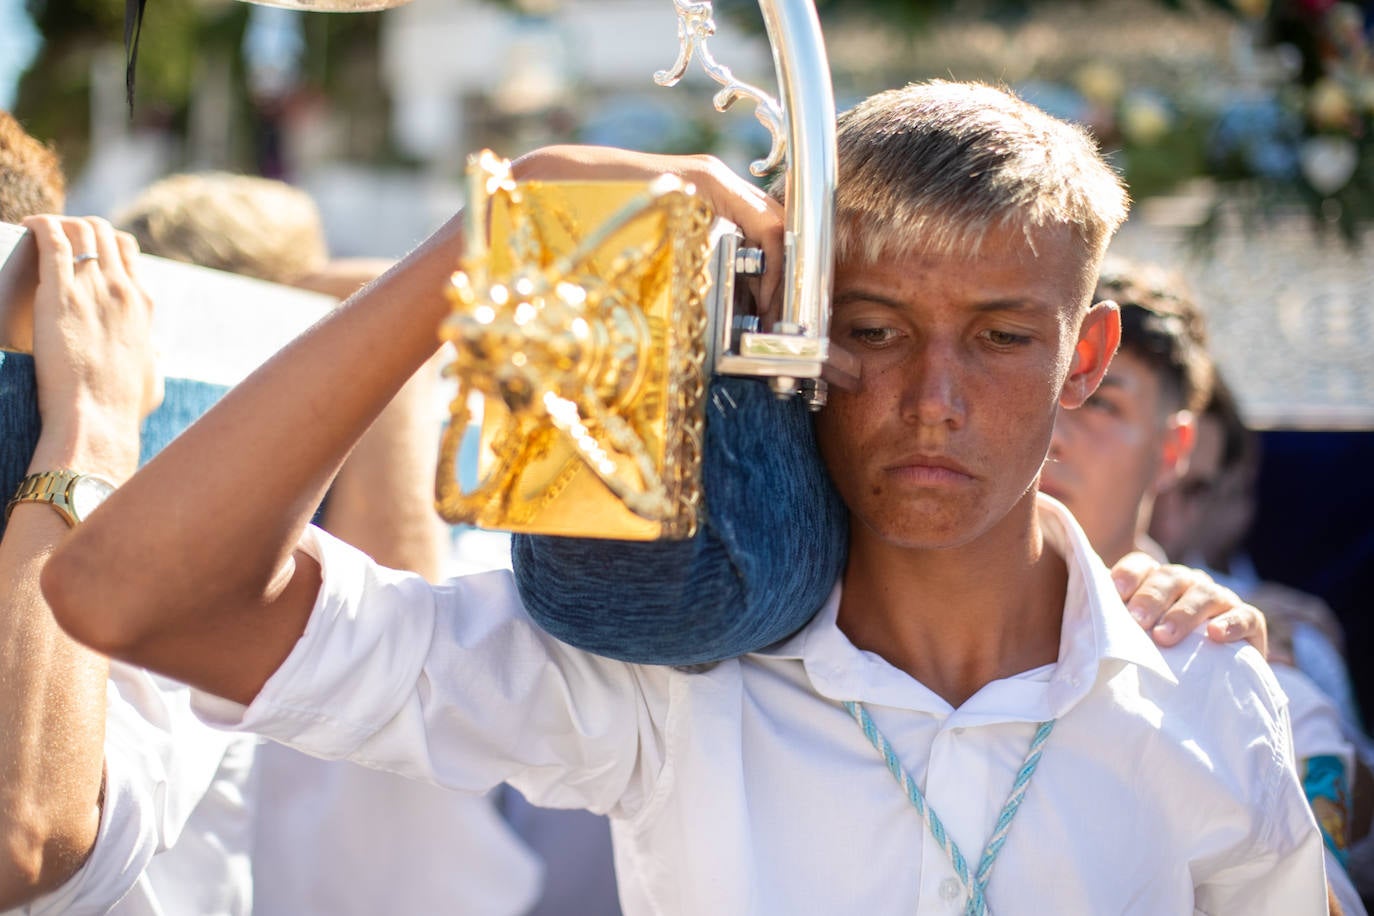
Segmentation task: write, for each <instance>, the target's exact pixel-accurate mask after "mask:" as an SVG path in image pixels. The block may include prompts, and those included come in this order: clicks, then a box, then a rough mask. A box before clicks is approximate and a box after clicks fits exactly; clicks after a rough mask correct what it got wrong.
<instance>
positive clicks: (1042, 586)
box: [838, 494, 1068, 707]
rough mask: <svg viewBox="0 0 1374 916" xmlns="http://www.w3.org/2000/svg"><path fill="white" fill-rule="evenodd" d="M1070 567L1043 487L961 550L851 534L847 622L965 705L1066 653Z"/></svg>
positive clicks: (850, 631) (848, 629)
mask: <svg viewBox="0 0 1374 916" xmlns="http://www.w3.org/2000/svg"><path fill="white" fill-rule="evenodd" d="M1067 587H1068V568H1067V567H1066V566H1065V564H1064V561H1063V559H1061V558H1060V557H1059V555H1058V554H1056V553H1055V552H1054V551H1053V550H1050V549H1047V548H1046V547H1045V544H1044V538H1043V535H1042V533H1041V530H1040V525H1039V520H1038V518H1037V514H1036V509H1035V498H1034V494H1029V495H1028V496H1027V498H1025V499H1023V500H1022V501H1021V502H1019V503H1017V505H1016V507H1015V508H1014V509H1013V510H1012V511H1011V512H1010V513H1008V515H1007V517H1006V518H1004V519H1003V520H1002V521H1001V522H1000V523H998V525H997V526H996V527H994V528H993V529H991V530H989V531H987V532H985V533H984V534H983V535H982V536H980V537H979V538H977V539H976V540H974V541H973V542H970V543H968V544H965V545H962V546H960V547H952V548H941V549H912V548H904V547H898V546H894V545H892V544H890V543H886V542H884V541H882V540H881V539H879V538H877V537H876V536H874V535H873V533H872V532H870V531H866V530H860V525H859V524H858V523H856V524H855V528H854V530H852V531H851V534H850V548H849V564H848V566H847V568H846V569H845V574H844V588H843V593H842V597H841V600H840V610H839V621H838V622H839V626H840V629H841V630H842V631H843V632H844V633H845V635H846V636H848V637H849V640H850V641H851V642H852V643H854V645H855V646H857V647H858V648H860V649H864V650H867V651H869V652H874V653H876V654H878V655H880V656H882V657H883V658H884V659H886V660H887V661H888V662H889V663H890V664H892V665H894V666H895V667H897V668H900V669H902V670H903V671H905V672H907V673H908V674H910V675H911V676H912V677H914V678H916V679H917V680H918V681H920V682H921V683H922V684H924V685H925V686H926V687H928V688H930V689H931V690H932V691H934V692H935V693H936V694H938V695H939V696H941V697H942V698H944V699H945V700H946V701H947V702H949V704H950V705H951V706H954V707H958V706H959V705H961V704H962V703H963V702H964V701H965V700H967V699H968V698H969V697H971V696H973V695H974V694H975V693H977V692H978V691H979V690H980V689H981V688H982V687H983V686H984V685H985V684H987V683H989V682H991V681H994V680H997V679H999V678H1004V677H1009V676H1011V675H1014V674H1018V673H1020V672H1022V671H1028V670H1030V669H1032V668H1037V667H1040V666H1041V665H1047V664H1050V663H1052V662H1054V661H1056V660H1057V659H1058V657H1059V638H1060V628H1061V626H1062V622H1063V613H1064V596H1065V593H1066V590H1067Z"/></svg>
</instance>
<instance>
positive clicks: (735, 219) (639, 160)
mask: <svg viewBox="0 0 1374 916" xmlns="http://www.w3.org/2000/svg"><path fill="white" fill-rule="evenodd" d="M511 165H512V171H513V172H514V175H515V178H516V180H517V181H532V180H537V181H560V180H561V181H578V180H582V181H645V182H648V181H652V180H653V179H655V178H657V177H658V176H659V175H675V176H677V177H678V178H681V179H682V180H683V181H685V182H689V183H691V184H692V185H694V186H695V187H696V190H697V193H698V194H699V195H701V197H702V198H703V199H705V201H706V202H707V203H708V204H710V205H711V208H712V209H713V210H714V211H715V212H716V215H717V216H721V217H724V218H725V219H728V220H730V221H731V222H732V223H734V224H735V225H736V226H738V227H739V230H740V232H742V233H744V241H745V244H747V245H751V246H754V247H757V248H762V249H763V256H764V275H763V277H762V279H761V281H760V283H759V287H758V290H757V291H756V295H757V297H758V301H759V303H760V311H765V310H766V308H773V310H774V312H775V313H776V308H774V307H773V306H774V304H773V300H774V298H776V297H777V295H778V292H779V290H780V289H781V288H782V263H783V244H782V239H783V207H782V204H780V203H778V202H777V201H776V200H774V199H773V198H771V197H769V196H768V195H767V194H765V193H764V192H763V190H761V189H760V188H758V187H757V186H755V185H754V184H753V183H752V182H749V181H747V180H746V179H744V178H741V177H740V176H739V175H736V174H735V173H734V172H732V171H730V170H729V169H728V168H726V166H725V163H723V162H721V161H720V160H719V159H717V158H716V157H714V156H665V155H659V154H655V153H636V152H631V151H629V150H622V149H614V148H612V147H607V146H547V147H544V148H543V149H538V150H535V151H534V152H532V153H528V154H526V155H524V156H521V157H520V158H519V159H517V160H515V162H513V163H512V164H511ZM764 326H765V327H767V326H768V322H766V321H765V322H764Z"/></svg>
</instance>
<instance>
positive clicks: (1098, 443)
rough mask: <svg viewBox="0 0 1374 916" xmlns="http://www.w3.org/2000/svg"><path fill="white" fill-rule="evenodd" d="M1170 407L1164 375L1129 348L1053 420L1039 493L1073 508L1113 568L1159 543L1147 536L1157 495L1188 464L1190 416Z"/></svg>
mask: <svg viewBox="0 0 1374 916" xmlns="http://www.w3.org/2000/svg"><path fill="white" fill-rule="evenodd" d="M1171 408H1173V405H1171V404H1169V403H1167V395H1166V392H1165V391H1164V388H1163V385H1162V384H1161V380H1160V377H1159V375H1158V373H1157V372H1156V371H1155V370H1154V369H1153V368H1151V367H1150V365H1149V364H1148V363H1146V362H1144V361H1143V360H1141V359H1140V358H1139V357H1137V356H1135V355H1134V354H1133V353H1131V352H1129V351H1123V352H1120V353H1118V354H1117V355H1116V357H1115V358H1114V359H1113V360H1112V364H1111V367H1110V368H1109V369H1108V370H1107V375H1106V377H1105V378H1104V379H1103V380H1102V384H1101V385H1099V386H1098V388H1097V391H1095V392H1093V394H1092V395H1091V396H1090V397H1089V398H1088V399H1087V401H1086V402H1084V404H1083V406H1082V407H1079V408H1077V409H1076V410H1065V411H1061V412H1060V414H1059V418H1058V419H1057V420H1056V421H1055V425H1054V437H1053V439H1052V441H1051V444H1050V454H1049V458H1048V460H1047V461H1046V462H1045V469H1044V472H1043V473H1042V474H1041V477H1040V488H1041V489H1042V490H1044V491H1045V492H1046V493H1048V494H1050V495H1051V496H1053V497H1055V498H1056V499H1058V500H1059V501H1060V502H1062V503H1064V505H1066V506H1068V508H1069V511H1071V512H1072V513H1073V515H1074V518H1076V519H1078V523H1079V524H1080V525H1082V526H1083V531H1084V533H1085V534H1087V536H1088V540H1089V541H1091V542H1092V544H1093V546H1094V547H1095V548H1096V549H1097V552H1098V553H1099V554H1101V556H1102V558H1103V559H1104V560H1105V561H1107V563H1109V564H1110V563H1115V562H1116V561H1117V560H1119V559H1121V558H1122V557H1123V556H1125V555H1126V554H1127V553H1129V552H1130V551H1132V550H1137V549H1146V550H1149V549H1150V548H1152V547H1153V546H1154V545H1152V544H1150V543H1149V542H1148V539H1147V537H1146V534H1145V530H1146V528H1147V527H1148V525H1149V521H1150V513H1151V509H1152V507H1153V505H1154V496H1155V494H1156V493H1157V492H1161V491H1163V490H1166V489H1167V488H1169V487H1170V486H1172V485H1173V484H1174V483H1175V482H1176V481H1177V480H1178V475H1179V473H1180V472H1181V471H1182V469H1183V468H1184V467H1186V456H1187V453H1188V451H1189V450H1190V447H1191V444H1192V431H1193V424H1192V417H1191V415H1190V414H1189V413H1188V412H1187V411H1182V410H1177V409H1171ZM1154 552H1156V553H1158V550H1157V549H1156V550H1155V551H1154Z"/></svg>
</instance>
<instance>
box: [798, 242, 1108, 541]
mask: <svg viewBox="0 0 1374 916" xmlns="http://www.w3.org/2000/svg"><path fill="white" fill-rule="evenodd" d="M1032 239H1033V242H1034V248H1035V252H1038V256H1037V255H1036V254H1035V253H1032V251H1031V249H1030V246H1029V245H1028V244H1027V241H1026V237H1025V234H1024V233H1023V231H1022V230H1021V229H1020V228H1019V227H1013V228H1010V229H1005V230H998V231H996V232H991V233H989V234H988V236H987V238H986V239H985V241H984V245H983V246H982V250H981V253H980V254H976V255H970V254H926V253H910V254H907V255H905V256H901V255H899V256H896V257H891V258H887V259H884V260H882V261H881V262H880V263H877V264H863V265H855V264H844V263H842V264H839V265H837V268H836V274H835V293H834V314H833V317H832V321H831V334H832V336H833V338H834V340H835V341H836V342H837V343H838V344H839V345H841V346H843V347H844V348H845V349H847V350H849V351H851V352H852V353H854V354H855V355H857V356H858V358H859V360H860V363H861V373H860V385H859V389H858V390H857V391H853V392H846V391H838V390H833V391H832V394H831V398H830V403H829V405H828V406H827V407H826V408H825V409H824V410H823V411H821V413H820V414H819V415H818V416H817V419H816V431H817V438H818V442H819V445H820V451H821V456H822V458H823V459H824V461H825V463H826V467H827V469H828V470H829V471H830V476H831V478H832V479H833V480H834V481H835V484H836V486H837V487H838V489H839V491H840V494H841V496H843V498H844V501H845V503H846V504H847V505H848V506H849V509H850V512H851V514H852V517H853V524H854V531H855V534H854V536H855V538H856V539H858V538H861V537H863V536H865V535H871V536H874V537H876V538H878V539H879V540H881V541H883V542H886V543H889V544H892V545H895V546H901V547H906V548H917V549H930V548H940V547H956V546H960V545H963V544H966V543H969V542H970V541H973V540H974V539H976V538H978V537H979V536H980V535H982V534H984V533H985V532H987V531H989V530H990V529H992V528H993V526H995V525H996V524H997V523H998V522H1000V521H1001V520H1002V519H1003V518H1005V517H1006V516H1007V515H1008V513H1009V512H1010V510H1011V509H1012V507H1013V506H1015V505H1016V504H1017V503H1018V502H1019V501H1022V500H1028V499H1030V498H1031V497H1032V495H1033V493H1034V489H1035V482H1036V475H1037V473H1038V472H1039V470H1040V466H1041V464H1042V463H1043V461H1044V459H1045V452H1046V450H1047V449H1048V447H1049V442H1050V434H1051V431H1052V429H1053V426H1054V417H1055V413H1056V410H1057V407H1058V405H1059V404H1060V403H1065V404H1066V405H1068V404H1077V403H1079V402H1081V399H1082V398H1083V397H1086V396H1087V393H1088V392H1090V391H1091V390H1092V387H1093V386H1095V385H1096V382H1097V380H1098V378H1100V376H1101V371H1102V370H1103V369H1105V363H1106V360H1107V359H1109V358H1110V352H1111V350H1112V349H1114V348H1115V345H1116V343H1115V342H1116V337H1115V336H1114V335H1115V328H1117V327H1118V325H1116V324H1115V321H1116V312H1115V310H1114V309H1111V308H1106V309H1095V310H1093V311H1092V312H1090V313H1087V315H1086V317H1085V312H1086V309H1085V308H1084V306H1083V303H1084V301H1085V300H1086V297H1087V294H1088V290H1089V286H1088V283H1089V282H1090V280H1089V279H1088V278H1090V277H1091V276H1092V274H1093V271H1094V270H1095V268H1096V258H1095V257H1094V256H1093V254H1092V253H1091V252H1088V251H1087V250H1086V249H1085V247H1084V245H1083V243H1082V242H1081V241H1080V240H1079V239H1078V238H1077V236H1076V235H1075V234H1074V233H1073V232H1072V231H1070V230H1069V229H1067V228H1063V227H1053V228H1047V229H1042V230H1038V231H1037V232H1035V233H1033V234H1032ZM1080 326H1081V330H1080ZM1104 335H1105V336H1104ZM1108 338H1110V340H1108ZM1101 351H1105V352H1101Z"/></svg>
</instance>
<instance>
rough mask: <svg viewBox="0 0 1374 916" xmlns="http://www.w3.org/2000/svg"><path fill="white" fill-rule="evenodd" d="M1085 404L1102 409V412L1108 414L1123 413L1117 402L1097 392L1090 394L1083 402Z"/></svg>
mask: <svg viewBox="0 0 1374 916" xmlns="http://www.w3.org/2000/svg"><path fill="white" fill-rule="evenodd" d="M1083 406H1084V407H1086V408H1088V409H1090V410H1097V411H1101V412H1102V413H1105V414H1107V415H1108V416H1113V417H1115V416H1117V415H1119V414H1120V413H1121V411H1120V410H1118V409H1117V406H1116V405H1115V404H1113V403H1112V402H1111V401H1109V400H1107V399H1106V398H1104V397H1103V396H1102V395H1100V394H1096V393H1094V394H1092V395H1089V396H1088V399H1087V400H1086V401H1084V402H1083Z"/></svg>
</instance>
